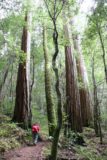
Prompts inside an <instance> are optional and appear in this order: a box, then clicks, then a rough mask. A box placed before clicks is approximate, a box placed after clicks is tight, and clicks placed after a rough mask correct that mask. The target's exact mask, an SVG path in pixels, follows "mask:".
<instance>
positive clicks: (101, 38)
mask: <svg viewBox="0 0 107 160" xmlns="http://www.w3.org/2000/svg"><path fill="white" fill-rule="evenodd" d="M96 28H97V32H98V36H99V39H100V43H101V49H102V53H103V55H102V59H103V64H104V73H105V79H106V83H107V64H106V51H105V46H104V42H103V37H102V33H101V28H100V26H99V24H98V21H96Z"/></svg>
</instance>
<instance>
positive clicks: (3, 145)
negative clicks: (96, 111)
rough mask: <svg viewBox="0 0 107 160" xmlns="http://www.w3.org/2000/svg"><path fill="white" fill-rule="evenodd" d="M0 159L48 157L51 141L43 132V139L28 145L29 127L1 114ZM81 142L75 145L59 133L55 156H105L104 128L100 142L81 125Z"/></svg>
mask: <svg viewBox="0 0 107 160" xmlns="http://www.w3.org/2000/svg"><path fill="white" fill-rule="evenodd" d="M0 122H1V123H0V160H48V158H46V157H47V156H48V155H50V150H51V143H52V142H51V141H49V140H48V139H47V138H48V136H47V134H46V135H45V133H42V135H44V138H43V141H42V142H39V143H37V145H36V146H34V145H32V136H31V131H29V132H27V133H26V132H25V131H24V130H22V129H21V128H19V127H17V125H16V124H14V123H11V122H10V120H9V119H8V118H7V117H5V116H3V117H0ZM82 136H83V138H84V141H85V145H83V146H82V145H77V144H74V143H73V141H72V136H71V137H70V138H69V139H64V137H63V136H62V137H60V142H59V144H60V145H59V147H58V157H59V158H58V160H107V132H104V131H103V144H102V145H101V144H100V138H99V137H96V136H95V133H94V130H93V129H91V128H85V129H84V132H83V134H82Z"/></svg>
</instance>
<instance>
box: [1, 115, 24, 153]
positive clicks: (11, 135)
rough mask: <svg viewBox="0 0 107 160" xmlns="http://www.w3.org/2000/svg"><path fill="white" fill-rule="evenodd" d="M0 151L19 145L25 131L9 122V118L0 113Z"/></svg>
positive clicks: (22, 140)
mask: <svg viewBox="0 0 107 160" xmlns="http://www.w3.org/2000/svg"><path fill="white" fill-rule="evenodd" d="M0 120H1V123H0V152H5V151H7V150H10V149H14V148H16V147H19V146H20V145H21V144H22V143H23V142H24V138H25V135H26V133H25V131H24V130H22V129H21V128H19V127H17V125H16V124H15V123H11V121H10V118H8V117H7V116H2V115H0Z"/></svg>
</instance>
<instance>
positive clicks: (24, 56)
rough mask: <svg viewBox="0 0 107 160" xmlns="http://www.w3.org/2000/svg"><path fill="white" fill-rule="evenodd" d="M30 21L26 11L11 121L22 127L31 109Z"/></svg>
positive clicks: (28, 117) (26, 124) (25, 123)
mask: <svg viewBox="0 0 107 160" xmlns="http://www.w3.org/2000/svg"><path fill="white" fill-rule="evenodd" d="M30 22H31V16H30V14H28V13H27V12H26V15H25V26H24V27H23V34H22V43H21V50H22V53H21V56H20V62H19V68H18V75H17V85H16V100H15V108H14V115H13V121H15V122H18V123H19V125H20V126H21V127H23V128H27V127H28V123H29V119H30V118H31V116H30V115H31V109H30V108H29V76H30V32H29V30H28V24H30Z"/></svg>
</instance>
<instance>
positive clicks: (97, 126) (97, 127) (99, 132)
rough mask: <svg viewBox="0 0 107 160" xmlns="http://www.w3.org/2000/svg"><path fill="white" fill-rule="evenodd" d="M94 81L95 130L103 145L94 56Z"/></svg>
mask: <svg viewBox="0 0 107 160" xmlns="http://www.w3.org/2000/svg"><path fill="white" fill-rule="evenodd" d="M92 81H93V95H94V129H95V133H96V136H100V143H101V144H102V143H103V140H102V129H101V120H100V118H101V116H100V106H99V100H98V91H97V85H96V79H95V62H94V56H93V58H92Z"/></svg>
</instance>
